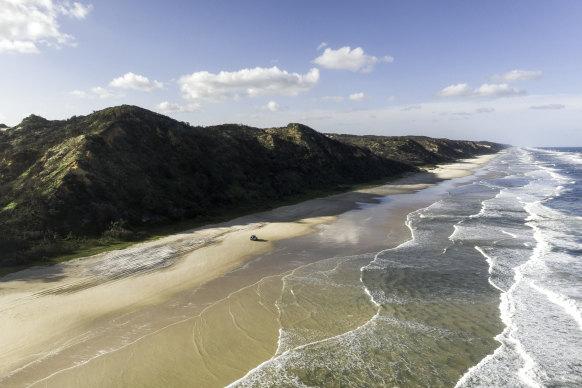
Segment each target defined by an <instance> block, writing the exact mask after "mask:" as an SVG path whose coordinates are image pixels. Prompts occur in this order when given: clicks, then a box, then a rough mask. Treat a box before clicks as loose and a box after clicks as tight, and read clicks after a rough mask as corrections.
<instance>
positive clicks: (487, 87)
mask: <svg viewBox="0 0 582 388" xmlns="http://www.w3.org/2000/svg"><path fill="white" fill-rule="evenodd" d="M523 94H525V91H523V90H521V89H518V88H515V87H512V86H509V85H508V84H483V85H481V86H480V87H478V88H477V89H472V88H471V87H470V86H469V85H467V84H466V83H461V84H456V85H450V86H447V87H446V88H444V89H443V90H441V91H440V92H439V93H437V95H438V96H440V97H503V96H516V95H523Z"/></svg>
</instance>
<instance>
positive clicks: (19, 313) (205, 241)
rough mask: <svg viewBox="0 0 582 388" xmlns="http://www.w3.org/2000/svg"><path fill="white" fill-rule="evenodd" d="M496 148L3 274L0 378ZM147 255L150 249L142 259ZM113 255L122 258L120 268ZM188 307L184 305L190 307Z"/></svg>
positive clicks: (398, 225) (474, 163)
mask: <svg viewBox="0 0 582 388" xmlns="http://www.w3.org/2000/svg"><path fill="white" fill-rule="evenodd" d="M497 155H498V154H492V155H484V156H481V157H478V158H474V159H468V160H463V161H459V162H457V163H453V164H451V165H444V166H439V167H437V168H436V169H435V170H433V171H430V172H426V173H417V174H413V175H411V176H408V177H404V178H400V179H398V180H396V181H393V182H391V183H389V184H387V185H383V186H378V187H373V188H368V189H363V190H359V191H355V192H348V193H342V194H336V195H332V196H328V197H324V198H317V199H312V200H309V201H305V202H302V203H299V204H296V205H290V206H283V207H280V208H277V209H274V210H271V211H267V212H261V213H256V214H253V215H249V216H243V217H239V218H236V219H234V220H231V221H228V222H224V223H220V224H217V225H211V226H208V227H202V228H197V229H194V230H190V231H184V232H182V233H177V234H174V235H171V236H167V237H163V238H160V239H157V240H154V241H150V242H146V243H140V244H137V245H134V246H132V247H131V248H129V249H126V250H125V251H112V252H107V253H103V254H100V255H96V256H92V257H88V258H82V259H74V260H71V261H69V262H65V263H62V264H58V265H55V266H52V267H34V268H30V269H27V270H24V271H20V272H17V273H14V274H10V275H7V276H5V277H3V278H2V282H0V286H2V287H1V288H0V311H2V314H3V318H2V320H0V330H2V331H3V333H5V334H6V335H5V336H4V338H5V339H4V340H3V342H4V344H2V346H1V348H2V349H4V352H3V355H0V365H2V367H0V368H1V369H0V382H1V381H2V379H4V378H5V377H7V375H8V374H9V373H10V372H11V371H14V370H15V369H17V368H19V367H22V366H23V365H26V364H28V363H31V362H34V360H35V359H38V358H39V355H43V354H44V355H45V356H47V354H48V352H50V350H53V349H54V348H55V345H56V346H57V347H65V348H66V347H67V346H68V347H71V346H75V345H74V344H73V345H71V341H72V342H75V341H76V340H77V339H79V338H80V337H81V336H82V335H83V333H85V332H87V330H90V329H91V328H94V327H96V326H99V325H105V326H107V324H108V320H109V319H111V316H116V315H121V316H123V315H124V314H129V315H131V314H133V313H135V312H136V311H140V310H144V311H146V310H147V311H154V310H156V308H157V306H161V305H163V304H164V303H166V302H167V301H170V300H172V298H177V297H179V296H181V295H185V294H188V291H192V290H194V293H195V292H196V291H198V290H199V289H201V287H202V286H203V285H206V286H205V287H206V289H209V288H211V284H212V283H213V282H217V279H220V278H224V277H225V275H227V274H232V272H233V271H238V270H240V269H241V268H244V266H246V265H248V264H249V263H250V262H252V261H253V260H254V259H255V258H257V257H260V256H261V255H267V254H269V252H272V251H273V249H274V248H275V245H280V244H282V243H283V242H285V241H288V240H292V239H293V238H296V237H299V236H306V235H309V234H310V233H313V232H314V231H315V230H316V228H317V227H318V226H322V225H330V224H331V223H333V222H334V221H336V220H337V218H338V216H339V214H343V213H345V212H347V211H348V210H352V209H356V208H358V206H359V205H358V203H371V204H372V203H374V202H377V199H376V198H380V197H384V196H386V195H390V194H404V193H412V192H417V191H419V190H421V189H423V188H426V187H429V186H431V185H433V184H435V183H437V182H439V181H441V180H445V179H452V178H455V177H462V176H467V175H471V174H472V172H471V171H470V170H472V169H475V168H478V167H480V166H482V165H484V164H485V163H487V162H489V161H490V160H492V159H493V158H494V157H496V156H497ZM395 210H396V209H395ZM395 213H397V214H394V215H393V216H392V217H391V221H390V225H388V226H387V228H388V229H390V230H391V232H390V233H388V234H389V235H390V234H392V237H391V239H390V240H391V243H393V244H394V243H397V241H399V240H401V239H402V238H404V237H405V235H406V233H407V232H408V231H407V230H406V227H405V225H404V222H403V218H405V217H406V214H401V213H405V212H402V211H401V212H398V211H395ZM399 220H400V222H399ZM251 234H256V235H257V236H258V237H259V238H260V239H262V240H266V241H260V242H250V241H249V240H248V237H249V236H250V235H251ZM144 253H145V254H146V256H147V255H149V257H147V260H145V261H144V259H143V256H144ZM116 255H117V256H116ZM178 256H179V258H178ZM120 260H122V261H123V263H126V264H127V265H126V266H125V267H123V266H121V268H120V265H119V262H120ZM279 264H281V263H279ZM144 267H145V268H146V270H144ZM279 270H280V268H279ZM259 275H260V274H259ZM268 276H271V275H268ZM261 279H263V278H261ZM243 280H248V279H243ZM218 283H220V282H218ZM253 284H254V283H252V284H247V285H246V286H245V285H243V286H242V288H241V284H238V285H237V284H233V285H232V287H233V288H234V290H233V291H232V292H233V293H237V292H240V291H243V290H244V289H246V287H251V288H252V286H253ZM237 287H238V288H237ZM202 288H203V287H202ZM226 291H229V290H226ZM220 292H225V291H223V290H214V291H213V292H208V293H209V294H210V295H207V296H206V297H202V299H206V300H205V302H206V304H204V300H201V302H200V304H199V306H198V307H199V310H200V311H199V314H202V311H205V309H206V308H208V307H209V306H212V305H213V304H212V303H215V302H216V301H217V298H218V297H221V296H222V297H224V295H220ZM201 293H202V292H199V294H201ZM227 297H228V295H227ZM199 299H200V298H199ZM212 299H214V301H212ZM65 306H66V307H65ZM195 310H196V309H195V308H194V309H193V310H191V311H189V313H195ZM161 321H163V319H161ZM161 321H160V322H161ZM65 322H66V324H65ZM163 323H164V322H161V323H160V325H161V326H163ZM39 328H43V329H44V330H39ZM57 328H58V330H56V329H57ZM47 348H48V349H47ZM267 353H268V352H267ZM41 357H42V356H41ZM261 357H265V354H263V355H262V356H261ZM49 358H51V360H50V361H51V362H49V364H51V363H52V362H53V361H55V360H52V359H55V358H58V357H54V356H50V357H49ZM41 364H42V362H41ZM54 366H56V365H53V367H54ZM32 369H34V368H32ZM50 369H51V367H50V366H49V365H46V368H45V367H43V368H41V370H38V371H37V372H41V373H39V375H42V370H47V371H48V370H50ZM52 370H53V371H54V369H52ZM57 373H58V372H57ZM48 374H50V373H48ZM235 374H236V373H235ZM243 375H244V373H243ZM2 376H4V377H2ZM27 381H30V380H27ZM231 381H232V380H231Z"/></svg>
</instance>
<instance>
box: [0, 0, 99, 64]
mask: <svg viewBox="0 0 582 388" xmlns="http://www.w3.org/2000/svg"><path fill="white" fill-rule="evenodd" d="M92 8H93V6H92V5H90V4H89V5H84V4H81V3H77V2H75V3H73V4H72V5H71V3H70V2H68V1H56V0H55V1H53V0H0V54H3V53H21V54H31V53H38V52H40V50H39V48H38V46H37V44H44V45H48V46H53V47H57V48H59V47H61V46H63V45H70V46H75V42H74V38H73V36H71V35H69V34H66V33H64V32H62V31H60V25H59V22H58V19H59V18H60V17H61V16H68V17H70V18H74V19H79V20H80V19H84V18H86V17H87V15H88V13H89V12H90V11H91V9H92Z"/></svg>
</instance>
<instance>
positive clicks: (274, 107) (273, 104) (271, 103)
mask: <svg viewBox="0 0 582 388" xmlns="http://www.w3.org/2000/svg"><path fill="white" fill-rule="evenodd" d="M267 109H268V110H270V111H271V112H277V111H278V110H279V109H281V106H280V105H279V104H277V103H276V102H275V101H269V103H268V104H267Z"/></svg>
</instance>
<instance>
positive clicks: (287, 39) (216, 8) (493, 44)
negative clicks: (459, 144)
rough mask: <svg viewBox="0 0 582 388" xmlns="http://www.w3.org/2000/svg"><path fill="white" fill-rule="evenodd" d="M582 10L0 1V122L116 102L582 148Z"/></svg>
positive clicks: (502, 5)
mask: <svg viewBox="0 0 582 388" xmlns="http://www.w3.org/2000/svg"><path fill="white" fill-rule="evenodd" d="M581 20H582V1H579V0H560V1H549V0H548V1H539V0H527V1H522V0H512V1H506V0H503V1H497V0H487V1H466V0H463V1H447V0H442V1H434V0H426V1H422V0H403V1H391V0H384V1H372V0H361V1H343V0H335V1H326V0H318V1H312V0H311V1H303V0H296V1H292V2H282V1H275V0H270V1H253V0H246V1H234V0H232V1H224V0H214V1H181V0H170V1H164V2H162V1H149V0H142V1H139V2H136V1H128V0H115V1H111V0H87V1H85V0H81V1H79V2H73V1H63V0H0V123H5V124H7V125H8V126H14V125H17V124H18V123H19V122H20V121H21V120H22V119H23V118H25V117H27V116H28V115H30V114H36V115H40V116H42V117H45V118H47V119H66V118H69V117H71V116H74V115H86V114H90V113H92V112H93V111H96V110H100V109H103V108H106V107H110V106H116V105H121V104H132V105H138V106H141V107H143V108H146V109H150V110H153V111H156V112H159V113H162V114H166V115H168V116H170V117H173V118H175V119H177V120H180V121H184V122H188V123H190V124H192V125H201V126H207V125H214V124H222V123H241V124H245V125H250V126H255V127H260V128H267V127H281V126H285V125H287V124H288V123H291V122H299V123H303V124H306V125H308V126H310V127H312V128H314V129H316V130H318V131H320V132H332V133H352V134H357V135H364V134H374V135H385V136H392V135H426V136H431V137H446V138H452V139H466V140H490V141H496V142H503V143H509V144H513V145H518V146H582V43H581V42H582V22H581Z"/></svg>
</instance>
